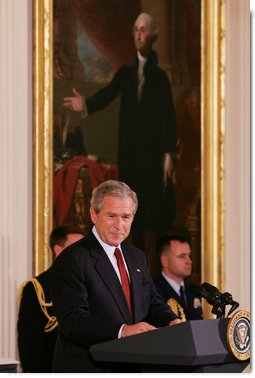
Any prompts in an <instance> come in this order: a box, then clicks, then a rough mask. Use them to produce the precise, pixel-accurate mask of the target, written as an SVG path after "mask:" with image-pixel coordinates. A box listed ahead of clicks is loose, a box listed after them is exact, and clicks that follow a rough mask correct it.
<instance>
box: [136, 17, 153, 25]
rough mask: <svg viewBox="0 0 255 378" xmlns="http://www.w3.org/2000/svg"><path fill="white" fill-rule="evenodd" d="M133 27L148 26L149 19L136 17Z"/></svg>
mask: <svg viewBox="0 0 255 378" xmlns="http://www.w3.org/2000/svg"><path fill="white" fill-rule="evenodd" d="M135 26H146V27H149V26H150V19H149V17H146V15H141V16H138V17H137V19H136V22H135Z"/></svg>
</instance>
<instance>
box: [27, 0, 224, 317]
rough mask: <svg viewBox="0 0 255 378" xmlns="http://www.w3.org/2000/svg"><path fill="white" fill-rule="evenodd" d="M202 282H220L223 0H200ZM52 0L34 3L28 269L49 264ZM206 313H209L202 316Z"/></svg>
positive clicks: (221, 253) (222, 281) (222, 153)
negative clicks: (31, 250) (30, 265)
mask: <svg viewBox="0 0 255 378" xmlns="http://www.w3.org/2000/svg"><path fill="white" fill-rule="evenodd" d="M201 4H202V22H201V31H202V41H201V42H202V47H201V77H202V84H201V102H202V106H201V108H202V111H201V112H202V113H201V130H202V138H201V139H202V141H201V151H202V155H201V156H202V162H201V164H202V182H201V209H202V210H201V217H202V222H201V223H202V230H201V233H202V237H201V239H202V240H201V245H202V272H201V273H202V280H203V281H208V282H210V283H211V284H213V285H215V286H217V287H219V288H223V286H224V212H225V208H224V138H225V131H224V125H225V119H224V116H225V85H224V80H225V1H223V0H201ZM52 9H53V0H35V1H34V201H33V212H34V273H35V274H38V273H39V272H41V271H43V270H45V269H46V268H47V267H48V266H49V265H50V262H51V261H50V254H49V250H48V235H49V233H50V231H51V228H52V208H53V206H52V205H53V200H52V192H53V191H52V181H53V180H52V178H53V166H52V162H53V159H52V144H53V137H52V132H53V130H52V128H53V127H52V124H53V123H52V117H53V115H52V103H53V101H52V98H53V96H52V92H53V84H52V83H53V68H52V67H53V65H52V59H53V57H52V54H53V48H52V45H53V37H52V29H53V24H52V23H53V20H52V19H53V11H52ZM208 317H209V316H208Z"/></svg>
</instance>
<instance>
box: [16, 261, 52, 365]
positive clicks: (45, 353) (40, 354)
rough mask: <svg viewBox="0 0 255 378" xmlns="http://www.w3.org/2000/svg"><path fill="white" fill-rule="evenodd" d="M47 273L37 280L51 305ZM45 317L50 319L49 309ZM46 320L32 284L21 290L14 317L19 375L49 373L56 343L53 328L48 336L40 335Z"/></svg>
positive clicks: (48, 273)
mask: <svg viewBox="0 0 255 378" xmlns="http://www.w3.org/2000/svg"><path fill="white" fill-rule="evenodd" d="M49 276H50V269H48V270H47V271H46V272H43V273H42V274H40V275H39V276H37V277H36V278H37V280H38V281H39V283H40V284H41V286H42V288H43V290H44V294H45V301H46V302H48V303H49V302H51V295H50V285H49ZM48 313H49V315H53V308H52V306H51V307H48ZM47 322H48V319H47V318H46V316H45V314H44V313H43V311H42V309H41V307H40V305H39V302H38V298H37V295H36V293H35V289H34V286H33V284H32V282H30V281H29V282H28V283H27V284H26V286H25V287H24V288H23V291H22V297H21V302H20V308H19V314H18V324H17V330H18V349H19V357H20V362H21V366H22V369H23V372H31V373H50V372H51V371H52V358H53V352H54V347H55V343H56V339H57V328H55V329H54V330H52V331H51V332H44V327H45V325H46V324H47Z"/></svg>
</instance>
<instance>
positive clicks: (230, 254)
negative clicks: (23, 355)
mask: <svg viewBox="0 0 255 378" xmlns="http://www.w3.org/2000/svg"><path fill="white" fill-rule="evenodd" d="M226 8H227V43H228V48H227V56H226V59H227V72H226V78H227V88H226V93H227V103H226V111H227V113H226V127H227V130H226V268H225V272H226V277H225V282H226V287H225V288H226V290H227V291H230V292H231V293H232V294H233V295H234V298H235V299H236V300H237V301H240V303H241V307H242V308H243V309H246V310H248V309H249V305H250V301H249V285H250V276H249V266H250V219H249V209H250V198H249V197H250V192H249V185H250V177H249V154H250V151H249V141H250V134H249V131H250V130H249V96H248V93H249V74H248V71H249V67H248V66H249V57H247V52H248V48H249V35H248V34H249V30H248V29H249V25H248V21H249V20H248V19H247V10H248V8H249V1H248V0H227V1H226ZM32 18H33V17H32V0H12V1H9V0H0V51H1V58H0V83H1V84H0V172H1V184H0V214H1V218H0V235H1V241H0V275H1V278H0V309H1V310H0V358H3V357H5V358H17V352H16V350H17V349H16V348H17V347H16V321H17V319H16V317H17V303H16V299H17V289H18V286H19V285H20V283H21V282H22V281H23V280H25V279H27V278H29V277H30V276H31V274H32V180H33V177H32V163H33V155H32V115H33V110H32V69H33V67H32ZM2 52H4V54H3V53H2ZM245 70H246V71H245ZM240 282H241V283H242V284H241V285H240Z"/></svg>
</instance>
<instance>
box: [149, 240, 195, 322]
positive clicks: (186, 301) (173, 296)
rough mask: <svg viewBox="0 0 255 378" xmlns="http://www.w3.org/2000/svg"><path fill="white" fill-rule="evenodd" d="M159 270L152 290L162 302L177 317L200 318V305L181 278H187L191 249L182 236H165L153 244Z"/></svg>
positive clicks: (190, 264)
mask: <svg viewBox="0 0 255 378" xmlns="http://www.w3.org/2000/svg"><path fill="white" fill-rule="evenodd" d="M157 251H158V254H159V258H160V263H161V267H162V272H161V275H160V276H159V277H158V278H156V279H155V280H154V283H155V286H156V289H157V291H158V293H159V294H160V295H161V297H162V299H163V300H164V302H165V303H168V304H169V305H170V307H171V309H172V310H173V311H174V312H175V313H176V314H177V315H178V316H180V317H181V318H183V319H186V320H195V319H202V307H201V302H200V300H199V299H198V298H196V297H195V295H194V294H193V290H192V285H191V284H190V285H188V284H187V282H186V281H185V279H186V278H187V277H189V276H190V275H191V272H192V260H191V248H190V245H189V242H188V240H187V239H186V238H184V237H182V236H166V237H163V238H161V239H160V240H159V241H158V243H157Z"/></svg>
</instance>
